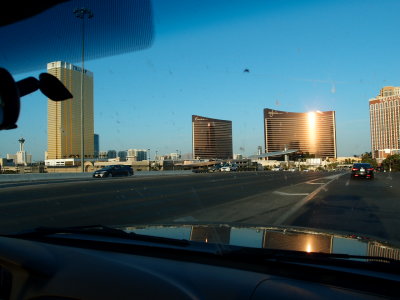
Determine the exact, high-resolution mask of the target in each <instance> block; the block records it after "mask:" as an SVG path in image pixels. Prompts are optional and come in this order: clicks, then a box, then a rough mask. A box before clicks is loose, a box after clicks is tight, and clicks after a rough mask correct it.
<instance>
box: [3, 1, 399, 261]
mask: <svg viewBox="0 0 400 300" xmlns="http://www.w3.org/2000/svg"><path fill="white" fill-rule="evenodd" d="M107 3H108V1H98V2H97V1H69V2H65V3H60V4H58V5H55V6H53V7H50V8H48V9H47V10H44V11H43V12H40V13H38V14H36V15H33V16H32V17H30V18H28V19H24V20H22V21H16V22H14V23H11V24H6V25H3V26H1V27H0V37H1V38H2V40H3V43H2V48H3V49H2V50H1V53H2V55H1V56H2V58H1V60H0V61H1V63H2V65H1V67H3V68H4V69H6V70H8V72H9V73H10V74H11V76H12V78H13V79H14V80H15V82H18V81H21V80H23V79H25V78H27V77H33V78H36V79H37V80H38V81H40V80H41V79H40V74H41V73H49V74H52V75H54V77H56V78H58V80H59V81H60V82H61V83H63V85H64V86H65V87H66V88H67V89H68V90H69V91H70V92H71V94H72V95H73V98H68V99H66V100H62V101H55V100H54V99H51V97H52V96H51V95H50V94H49V92H48V91H47V90H46V89H45V83H44V82H43V81H41V83H40V84H39V85H38V87H37V88H36V89H38V90H37V91H35V92H32V93H30V92H29V93H26V95H23V94H24V93H22V91H23V89H22V85H23V84H22V83H18V84H16V86H17V88H18V89H19V90H18V93H19V95H21V105H20V107H21V108H20V113H19V118H18V120H17V121H16V125H17V128H14V129H9V130H1V131H0V141H1V142H0V163H1V164H0V168H1V172H0V173H1V174H0V207H1V210H0V214H1V218H0V233H2V234H8V233H14V232H19V231H23V230H28V229H32V228H36V227H39V226H51V227H64V226H87V225H94V224H102V225H104V226H110V227H112V226H118V227H119V228H122V227H129V228H138V226H139V227H140V226H145V225H153V226H156V225H161V224H168V225H169V226H177V227H178V226H179V225H185V226H186V225H190V224H191V225H199V224H200V225H201V224H203V225H205V224H214V225H226V224H235V226H239V227H245V226H249V227H251V228H256V227H260V228H266V227H268V226H273V227H279V228H281V227H287V228H306V229H310V230H311V231H312V232H313V233H315V232H318V231H323V232H325V233H330V232H332V233H336V232H338V233H340V234H341V237H342V238H343V237H347V238H349V239H363V241H365V242H366V243H368V241H370V240H378V241H381V242H383V243H390V244H393V245H400V218H399V214H400V206H399V205H398V199H399V197H400V185H398V184H396V182H399V180H400V173H399V172H398V171H399V170H400V154H399V151H400V81H399V77H398V72H397V67H396V65H397V64H398V63H399V60H398V54H399V53H400V41H399V40H398V39H397V38H396V33H397V31H396V29H397V28H399V27H400V19H399V18H398V17H397V12H398V11H399V10H400V2H398V1H390V0H384V1H372V0H371V1H370V0H349V1H312V0H310V1H290V0H287V1H257V0H254V1H245V0H243V1H239V0H238V1H225V0H221V1H211V0H205V1H195V0H172V1H164V0H151V1H121V2H120V3H119V2H118V1H117V2H116V3H117V4H116V5H115V6H113V5H111V4H107ZM118 3H119V4H118ZM107 5H108V6H107ZM74 8H75V9H74ZM76 9H78V10H76ZM58 19H59V20H60V22H57V21H55V20H58ZM33 20H37V22H36V21H35V22H33ZM61 20H62V21H61ZM31 21H32V22H33V23H30V22H31ZM53 23H54V25H52V24H53ZM61 23H62V24H61ZM27 28H30V29H32V28H33V29H34V30H28V29H27ZM46 30H47V31H46ZM11 37H12V38H13V39H11ZM30 37H31V38H30ZM24 43H28V44H27V45H26V46H23V45H24ZM29 43H31V44H32V45H30V44H29ZM82 70H84V71H82ZM0 75H1V74H0ZM0 77H1V76H0ZM39 79H40V80H39ZM4 82H5V81H4ZM1 84H2V83H1ZM4 86H5V85H2V89H3V88H5V87H4ZM12 86H14V85H12ZM6 87H7V88H8V86H6ZM3 95H5V94H2V97H5V96H3ZM4 99H5V98H4ZM4 99H3V100H2V101H3V103H2V105H3V106H4V107H6V106H5V103H6V102H4ZM0 111H1V113H3V109H1V110H0ZM4 111H5V110H4ZM1 120H3V118H2V117H1V118H0V121H1ZM353 165H354V166H355V167H358V166H359V167H366V169H361V170H357V171H355V170H352V168H353ZM372 168H373V170H372ZM111 169H113V170H112V171H111ZM98 170H102V172H96V171H98ZM105 170H108V171H110V172H103V171H105ZM135 226H136V227H135ZM244 232H246V231H244ZM252 234H254V236H256V237H257V241H258V239H261V240H262V239H263V238H265V236H260V235H257V233H252ZM276 236H277V237H276V238H275V240H274V242H270V243H269V245H278V244H279V239H280V236H281V235H279V238H278V235H276ZM187 237H188V238H190V234H188V235H187ZM305 237H306V238H304V239H302V240H301V241H300V240H299V241H298V243H303V244H304V247H297V248H296V249H303V250H306V249H307V241H306V240H307V237H308V236H307V235H305ZM230 238H233V237H232V236H231V237H230ZM241 238H245V239H246V238H247V239H251V238H252V237H251V236H250V235H249V236H246V234H242V235H241ZM213 241H214V242H221V243H225V242H226V240H225V239H224V238H220V239H219V240H218V239H213ZM224 241H225V242H224ZM238 243H239V242H238ZM257 243H258V242H257ZM260 243H262V242H260ZM239 244H240V243H239ZM249 244H251V243H249ZM324 245H325V244H324ZM276 247H278V246H276ZM279 247H281V246H279ZM279 247H278V248H279ZM326 247H328V248H326V249H328V250H326V251H328V252H329V251H331V250H332V249H331V248H329V247H336V250H337V249H339V250H340V249H342V248H340V246H339V244H337V245H332V244H329V243H326ZM338 247H339V248H338ZM324 249H325V248H324ZM362 249H363V250H362V251H358V252H357V253H358V254H360V253H363V254H365V255H368V253H371V252H369V251H372V250H371V249H372V248H369V247H368V246H365V247H364V248H362ZM339 252H340V251H339ZM397 255H398V254H397Z"/></svg>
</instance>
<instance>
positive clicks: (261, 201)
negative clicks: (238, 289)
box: [0, 172, 400, 243]
mask: <svg viewBox="0 0 400 300" xmlns="http://www.w3.org/2000/svg"><path fill="white" fill-rule="evenodd" d="M399 179H400V174H398V173H379V174H376V178H375V179H374V180H372V181H371V180H350V176H349V173H348V172H238V173H212V174H185V175H170V176H148V177H137V176H133V177H120V178H104V179H92V178H88V179H82V180H72V181H71V180H65V181H41V182H25V183H18V184H2V185H0V232H1V233H9V232H15V231H19V230H25V229H29V228H33V227H38V226H78V225H93V224H103V225H128V224H129V225H134V224H148V223H163V224H165V223H168V224H171V223H243V224H251V225H263V226H269V225H292V226H302V227H311V228H318V229H326V230H328V231H329V230H335V231H343V232H353V233H357V234H365V235H371V236H372V237H378V238H380V239H385V240H390V241H394V242H396V243H400V218H399V216H400V202H399V199H400V197H399V196H400V185H399V184H396V182H400V181H399Z"/></svg>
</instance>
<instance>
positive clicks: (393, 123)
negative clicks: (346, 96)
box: [369, 86, 400, 161]
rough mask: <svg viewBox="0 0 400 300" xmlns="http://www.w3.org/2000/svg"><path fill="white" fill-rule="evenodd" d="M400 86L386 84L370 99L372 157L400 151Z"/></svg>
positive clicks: (379, 158) (378, 157) (382, 156)
mask: <svg viewBox="0 0 400 300" xmlns="http://www.w3.org/2000/svg"><path fill="white" fill-rule="evenodd" d="M399 105H400V87H393V86H386V87H384V88H382V89H381V91H380V93H379V95H378V96H377V97H376V98H373V99H370V100H369V116H370V126H371V149H372V157H373V158H376V159H377V160H378V161H382V160H383V159H385V158H386V157H387V156H388V155H390V154H395V153H399V152H400V106H399Z"/></svg>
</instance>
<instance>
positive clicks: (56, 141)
mask: <svg viewBox="0 0 400 300" xmlns="http://www.w3.org/2000/svg"><path fill="white" fill-rule="evenodd" d="M47 72H48V73H50V74H52V75H54V76H56V77H57V78H58V79H59V80H60V81H61V82H62V83H63V84H64V85H65V86H66V87H67V89H68V90H69V91H70V92H71V93H72V95H74V98H71V99H68V100H65V101H58V102H57V101H51V100H48V102H47V110H48V115H47V151H48V159H62V158H72V157H75V158H78V157H80V153H81V98H80V94H81V73H82V69H81V68H80V67H77V66H74V65H72V64H70V63H66V62H62V61H56V62H51V63H48V64H47ZM84 76H85V77H84V87H83V91H84V95H83V112H84V121H83V125H84V153H85V157H93V155H94V138H93V137H94V120H93V73H92V72H90V71H88V70H85V75H84Z"/></svg>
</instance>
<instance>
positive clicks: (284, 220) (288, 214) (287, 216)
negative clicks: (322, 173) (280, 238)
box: [273, 174, 346, 225]
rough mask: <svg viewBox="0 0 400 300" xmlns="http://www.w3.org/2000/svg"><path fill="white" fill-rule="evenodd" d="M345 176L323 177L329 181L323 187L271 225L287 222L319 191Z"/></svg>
mask: <svg viewBox="0 0 400 300" xmlns="http://www.w3.org/2000/svg"><path fill="white" fill-rule="evenodd" d="M343 175H346V174H337V175H333V176H329V177H325V178H326V179H330V180H329V181H328V182H326V183H325V184H324V185H321V186H320V187H318V188H317V189H315V190H314V191H313V192H311V193H310V194H309V195H307V197H304V198H303V199H302V200H300V201H299V202H297V203H296V204H294V205H293V206H292V208H291V209H289V210H288V211H287V212H286V213H284V214H283V215H281V216H280V217H279V218H278V219H277V220H276V221H275V222H274V223H273V225H282V224H284V223H285V222H286V220H288V219H289V218H290V217H291V216H292V215H293V214H294V213H295V212H297V211H298V210H299V209H300V208H301V207H303V206H304V204H306V203H307V202H308V201H310V200H312V199H313V198H314V197H315V196H316V195H317V194H318V193H319V192H320V191H321V190H324V189H325V188H326V186H328V184H330V183H331V182H332V181H334V180H336V179H338V178H339V177H340V176H343Z"/></svg>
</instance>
